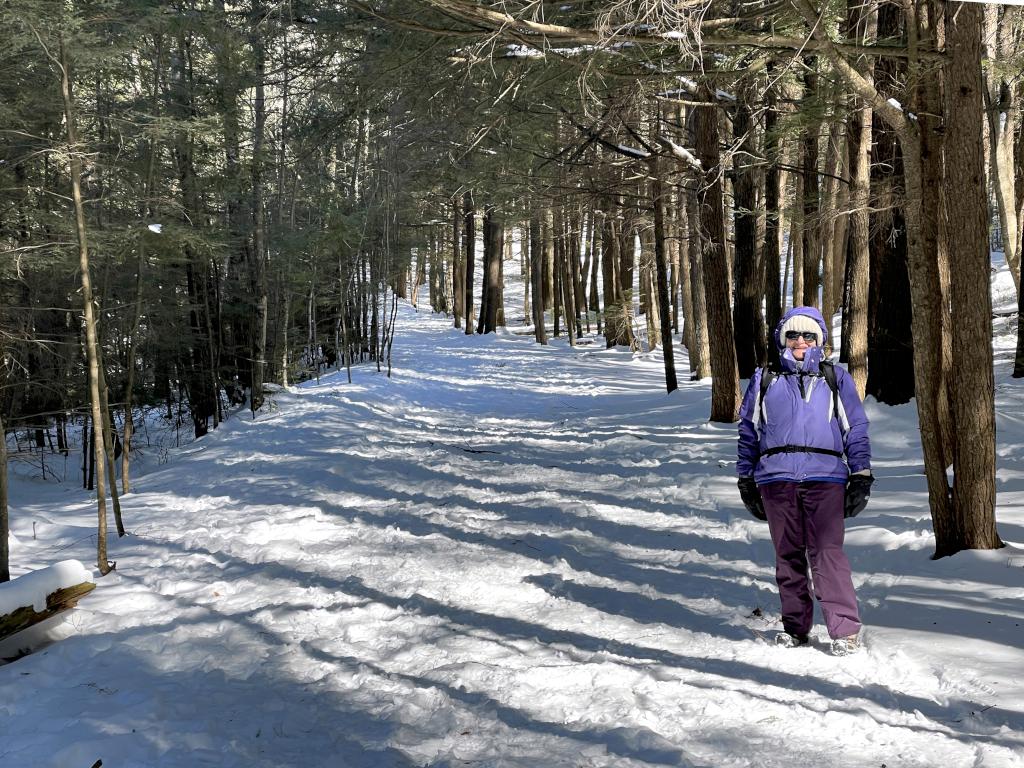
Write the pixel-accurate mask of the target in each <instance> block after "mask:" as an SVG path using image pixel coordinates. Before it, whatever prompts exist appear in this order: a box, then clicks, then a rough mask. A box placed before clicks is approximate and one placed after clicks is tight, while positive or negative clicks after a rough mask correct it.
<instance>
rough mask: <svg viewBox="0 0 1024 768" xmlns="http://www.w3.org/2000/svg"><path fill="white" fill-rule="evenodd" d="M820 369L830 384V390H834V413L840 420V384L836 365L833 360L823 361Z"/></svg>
mask: <svg viewBox="0 0 1024 768" xmlns="http://www.w3.org/2000/svg"><path fill="white" fill-rule="evenodd" d="M819 367H820V368H821V375H822V376H824V377H825V381H826V382H828V388H829V389H831V390H832V413H834V414H835V415H836V418H839V383H838V382H837V381H836V365H835V363H833V362H832V361H831V360H822V361H821V364H820V366H819Z"/></svg>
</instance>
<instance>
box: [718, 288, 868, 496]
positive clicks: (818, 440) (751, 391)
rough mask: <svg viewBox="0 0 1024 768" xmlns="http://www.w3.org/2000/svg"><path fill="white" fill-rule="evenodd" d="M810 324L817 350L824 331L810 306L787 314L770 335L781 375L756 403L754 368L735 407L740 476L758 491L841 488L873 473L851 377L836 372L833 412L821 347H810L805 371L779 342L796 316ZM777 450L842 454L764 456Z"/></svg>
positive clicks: (865, 424)
mask: <svg viewBox="0 0 1024 768" xmlns="http://www.w3.org/2000/svg"><path fill="white" fill-rule="evenodd" d="M796 314H802V315H807V316H808V317H811V318H813V319H814V320H815V322H817V324H818V326H819V327H820V328H821V334H822V335H821V343H822V344H824V343H825V340H826V339H827V338H828V330H827V329H826V327H825V321H824V319H823V318H822V316H821V313H820V312H818V310H816V309H814V308H813V307H796V308H794V309H791V310H789V311H788V312H787V313H786V314H785V316H784V317H783V318H782V320H781V321H780V322H779V325H778V327H776V329H775V344H776V346H777V347H778V348H779V350H780V354H779V359H780V362H781V368H782V372H781V373H777V374H776V375H775V377H774V379H772V381H771V383H770V384H769V386H768V390H767V391H766V392H765V396H764V402H763V403H762V402H761V376H762V373H763V369H760V368H759V369H758V370H757V371H756V372H755V373H754V375H753V376H752V377H751V378H750V384H749V385H748V386H747V391H746V393H745V394H744V395H743V403H742V405H741V406H740V425H739V431H740V439H739V446H738V449H737V459H738V460H737V462H736V468H737V471H738V473H739V476H740V477H750V476H753V477H754V479H755V481H756V482H757V484H758V485H764V484H766V483H775V482H780V481H790V482H804V481H825V482H835V483H845V482H846V478H847V476H848V475H849V473H851V472H859V471H861V470H863V469H870V468H871V444H870V442H869V440H868V418H867V415H866V414H865V413H864V406H863V404H862V403H861V401H860V397H859V396H858V395H857V388H856V386H855V385H854V383H853V378H852V377H851V376H850V375H849V374H848V373H847V372H846V370H845V369H843V368H840V367H839V366H838V365H837V366H835V372H836V384H837V386H838V388H839V398H838V400H839V408H838V411H839V412H838V413H835V412H834V411H835V410H836V408H835V407H834V403H833V397H832V390H831V389H830V388H829V386H828V382H827V381H825V378H824V376H822V375H821V369H820V367H819V366H820V363H821V360H822V355H823V351H822V347H821V345H818V346H814V347H809V348H808V349H807V352H806V353H805V354H804V361H803V366H802V368H801V367H799V366H798V364H797V361H796V359H795V358H794V357H793V353H792V351H791V350H789V349H787V348H786V345H785V342H783V341H782V339H781V338H780V331H781V329H782V326H783V324H784V323H785V322H786V321H787V320H788V319H789V318H790V317H792V316H793V315H796ZM781 446H801V447H807V448H823V449H826V450H830V451H836V452H838V453H840V454H845V457H846V461H845V462H844V461H843V459H842V458H840V457H839V456H831V455H828V454H824V453H808V452H802V451H785V452H782V453H775V454H772V455H770V456H764V457H762V454H763V453H765V452H766V451H768V450H770V449H772V448H776V447H781Z"/></svg>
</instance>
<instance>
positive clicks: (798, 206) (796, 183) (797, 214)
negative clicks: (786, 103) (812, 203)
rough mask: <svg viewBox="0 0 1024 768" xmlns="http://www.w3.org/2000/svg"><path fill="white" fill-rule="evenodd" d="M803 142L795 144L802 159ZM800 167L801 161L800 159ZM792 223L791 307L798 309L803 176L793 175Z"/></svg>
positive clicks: (800, 299)
mask: <svg viewBox="0 0 1024 768" xmlns="http://www.w3.org/2000/svg"><path fill="white" fill-rule="evenodd" d="M804 148H805V147H804V142H800V143H799V144H797V154H798V155H799V157H800V158H803V153H804ZM800 162H801V165H802V164H803V160H802V159H801V161H800ZM792 176H793V199H794V200H795V201H796V202H794V203H793V214H792V221H790V223H789V247H790V250H791V251H792V253H793V306H794V307H799V306H800V305H801V304H802V303H803V300H804V245H805V243H804V225H805V224H806V222H805V221H804V195H805V194H806V193H805V192H804V175H803V173H800V172H798V173H793V174H792Z"/></svg>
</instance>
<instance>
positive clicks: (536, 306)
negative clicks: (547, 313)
mask: <svg viewBox="0 0 1024 768" xmlns="http://www.w3.org/2000/svg"><path fill="white" fill-rule="evenodd" d="M530 279H531V280H532V282H533V325H534V331H533V334H534V338H536V339H537V343H538V344H547V343H548V333H547V328H546V327H545V325H544V243H543V236H542V233H541V222H540V214H539V213H538V211H537V209H536V208H534V210H533V213H532V214H531V215H530Z"/></svg>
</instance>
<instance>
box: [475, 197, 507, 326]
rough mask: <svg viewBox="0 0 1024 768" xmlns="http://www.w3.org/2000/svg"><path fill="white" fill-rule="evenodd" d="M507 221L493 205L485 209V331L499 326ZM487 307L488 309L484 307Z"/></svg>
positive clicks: (482, 311) (483, 313)
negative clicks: (486, 253) (487, 252)
mask: <svg viewBox="0 0 1024 768" xmlns="http://www.w3.org/2000/svg"><path fill="white" fill-rule="evenodd" d="M504 241H505V222H504V221H503V220H502V218H501V215H500V214H499V213H498V212H497V210H496V209H495V207H494V206H493V205H489V206H487V207H486V208H485V209H484V249H485V250H490V255H489V256H485V257H484V265H485V271H484V287H483V288H484V293H485V294H486V297H487V298H486V302H485V303H484V306H483V307H481V308H480V313H481V317H482V318H483V328H484V330H483V332H484V333H494V331H495V330H496V329H497V327H498V304H499V303H500V301H501V260H502V255H503V252H504V249H505V244H504ZM484 307H486V310H485V309H484Z"/></svg>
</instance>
